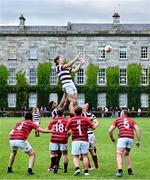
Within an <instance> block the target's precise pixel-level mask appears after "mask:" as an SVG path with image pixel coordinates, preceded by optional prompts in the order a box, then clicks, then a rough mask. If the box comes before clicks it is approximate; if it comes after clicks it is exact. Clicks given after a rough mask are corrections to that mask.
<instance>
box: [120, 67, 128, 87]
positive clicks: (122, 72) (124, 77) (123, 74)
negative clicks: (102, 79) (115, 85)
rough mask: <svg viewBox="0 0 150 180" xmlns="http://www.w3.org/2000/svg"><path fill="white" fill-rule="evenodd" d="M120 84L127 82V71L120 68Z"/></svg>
mask: <svg viewBox="0 0 150 180" xmlns="http://www.w3.org/2000/svg"><path fill="white" fill-rule="evenodd" d="M119 82H120V85H126V84H127V71H126V69H120V80H119Z"/></svg>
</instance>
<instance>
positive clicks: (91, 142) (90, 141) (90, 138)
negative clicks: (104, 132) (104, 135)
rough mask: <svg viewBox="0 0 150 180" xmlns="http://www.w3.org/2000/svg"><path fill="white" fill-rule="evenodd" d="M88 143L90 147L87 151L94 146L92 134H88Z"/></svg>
mask: <svg viewBox="0 0 150 180" xmlns="http://www.w3.org/2000/svg"><path fill="white" fill-rule="evenodd" d="M88 141H89V145H90V147H89V149H91V146H92V145H94V144H95V141H96V139H95V135H94V133H93V134H88Z"/></svg>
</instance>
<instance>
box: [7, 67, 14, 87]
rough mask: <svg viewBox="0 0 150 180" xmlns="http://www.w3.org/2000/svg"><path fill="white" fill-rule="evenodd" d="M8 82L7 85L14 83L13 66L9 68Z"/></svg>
mask: <svg viewBox="0 0 150 180" xmlns="http://www.w3.org/2000/svg"><path fill="white" fill-rule="evenodd" d="M8 84H9V85H15V84H16V69H14V68H11V69H9V75H8Z"/></svg>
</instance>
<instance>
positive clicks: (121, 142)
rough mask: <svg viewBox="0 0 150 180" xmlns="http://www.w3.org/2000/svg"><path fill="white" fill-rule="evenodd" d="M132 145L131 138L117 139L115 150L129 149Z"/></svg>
mask: <svg viewBox="0 0 150 180" xmlns="http://www.w3.org/2000/svg"><path fill="white" fill-rule="evenodd" d="M132 145H133V139H131V138H118V141H117V148H123V149H125V148H129V149H131V147H132Z"/></svg>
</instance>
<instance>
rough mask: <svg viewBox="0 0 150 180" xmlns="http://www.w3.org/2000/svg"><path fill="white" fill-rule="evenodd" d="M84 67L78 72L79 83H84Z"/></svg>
mask: <svg viewBox="0 0 150 180" xmlns="http://www.w3.org/2000/svg"><path fill="white" fill-rule="evenodd" d="M84 76H85V73H84V69H80V70H79V71H78V73H77V84H79V85H80V84H84Z"/></svg>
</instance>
